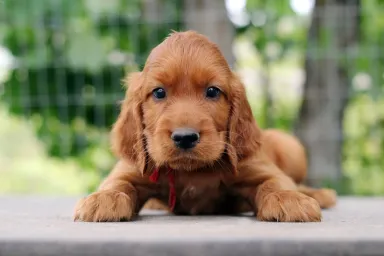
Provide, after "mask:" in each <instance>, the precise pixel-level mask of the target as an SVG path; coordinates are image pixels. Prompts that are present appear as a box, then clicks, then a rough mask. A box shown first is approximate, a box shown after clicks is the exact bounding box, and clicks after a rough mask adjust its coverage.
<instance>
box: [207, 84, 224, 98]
mask: <svg viewBox="0 0 384 256" xmlns="http://www.w3.org/2000/svg"><path fill="white" fill-rule="evenodd" d="M220 94H221V91H220V89H219V88H217V87H214V86H211V87H208V88H207V91H206V92H205V97H207V98H208V99H217V98H218V97H219V96H220Z"/></svg>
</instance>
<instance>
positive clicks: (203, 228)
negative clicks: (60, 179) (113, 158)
mask: <svg viewBox="0 0 384 256" xmlns="http://www.w3.org/2000/svg"><path fill="white" fill-rule="evenodd" d="M76 200H77V199H76V198H60V197H58V198H53V197H0V255H7V256H8V255H135V256H150V255H169V256H172V255H191V256H192V255H193V256H195V255H196V256H199V255H217V256H226V255H384V198H341V199H340V200H339V203H338V205H337V207H336V208H334V209H332V210H326V211H324V212H323V222H321V223H266V222H259V221H256V220H255V218H254V217H252V216H198V217H186V216H169V215H165V214H164V213H162V212H152V211H145V212H143V213H142V214H141V216H140V218H139V219H138V220H136V221H133V222H122V223H81V222H73V221H72V219H71V216H72V210H73V207H74V204H75V202H76Z"/></svg>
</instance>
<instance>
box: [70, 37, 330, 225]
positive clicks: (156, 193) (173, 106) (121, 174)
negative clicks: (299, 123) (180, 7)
mask: <svg viewBox="0 0 384 256" xmlns="http://www.w3.org/2000/svg"><path fill="white" fill-rule="evenodd" d="M125 84H126V86H127V87H128V89H127V92H126V96H125V100H124V101H123V103H122V108H121V112H120V115H119V117H118V120H117V122H116V123H115V125H114V127H113V129H112V148H113V150H114V152H115V153H116V155H117V156H118V157H119V159H120V160H119V161H118V163H117V164H116V166H115V167H114V169H113V171H112V172H111V173H110V174H109V176H108V177H107V178H106V179H105V180H104V182H103V183H102V184H101V185H100V187H99V189H98V191H97V192H95V193H93V194H91V195H89V196H87V197H86V198H84V199H82V200H80V201H79V202H78V204H77V205H76V209H75V216H74V219H75V220H80V221H121V220H132V219H133V218H134V217H135V216H136V215H137V214H138V212H139V211H140V209H141V208H142V207H143V205H144V204H145V203H146V202H147V201H148V200H149V199H151V198H155V199H157V200H159V201H160V202H164V203H165V202H167V204H168V207H169V209H170V210H171V211H172V212H173V213H175V214H193V215H195V214H236V213H240V212H244V211H253V212H254V213H255V215H256V216H257V219H259V220H262V221H284V222H310V221H320V220H321V210H320V209H321V207H323V208H326V207H330V206H332V205H334V203H335V201H336V195H335V193H334V191H332V190H327V189H319V190H315V189H311V188H308V187H304V186H299V185H297V184H299V183H300V182H301V181H302V180H303V178H304V177H305V173H306V160H305V159H306V158H305V151H304V149H303V147H302V145H301V144H300V143H299V142H298V141H297V140H296V139H295V138H294V137H292V136H290V135H288V134H285V133H283V132H280V131H276V130H266V131H262V130H261V129H260V128H259V127H258V126H257V124H256V122H255V120H254V118H253V115H252V111H251V108H250V105H249V103H248V101H247V98H246V92H245V88H244V86H243V84H242V83H241V81H240V79H239V78H238V77H237V76H236V75H235V74H234V73H233V72H232V71H231V70H230V68H229V66H228V64H227V63H226V61H225V59H224V57H223V55H222V54H221V52H220V50H219V49H218V47H217V46H216V45H215V44H214V43H212V42H211V41H209V40H208V39H207V38H206V37H205V36H203V35H200V34H198V33H196V32H193V31H187V32H174V33H172V34H171V35H170V36H169V37H168V38H166V39H165V40H164V41H163V42H162V43H161V44H160V45H158V46H157V47H156V48H154V49H153V50H152V52H151V53H150V55H149V57H148V59H147V62H146V64H145V67H144V69H143V71H142V72H137V73H133V74H131V75H129V77H128V78H127V79H126V80H125Z"/></svg>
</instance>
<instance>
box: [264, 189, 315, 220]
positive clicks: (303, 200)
mask: <svg viewBox="0 0 384 256" xmlns="http://www.w3.org/2000/svg"><path fill="white" fill-rule="evenodd" d="M257 208H258V213H257V219H258V220H262V221H280V222H318V221H321V209H320V206H319V203H318V202H317V201H316V200H315V199H313V198H311V197H309V196H306V195H304V194H302V193H299V192H296V191H277V192H272V193H270V194H268V195H266V196H265V197H264V198H263V199H262V200H261V202H260V203H259V205H258V207H257Z"/></svg>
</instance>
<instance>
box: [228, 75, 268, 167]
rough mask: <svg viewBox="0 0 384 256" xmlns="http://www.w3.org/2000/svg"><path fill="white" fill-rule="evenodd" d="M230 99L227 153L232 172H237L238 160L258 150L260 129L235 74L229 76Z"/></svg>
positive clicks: (242, 86)
mask: <svg viewBox="0 0 384 256" xmlns="http://www.w3.org/2000/svg"><path fill="white" fill-rule="evenodd" d="M230 101H231V112H230V117H229V123H228V142H229V145H228V147H227V154H228V157H229V160H230V162H231V165H232V167H233V170H234V172H235V173H237V163H238V161H240V160H241V159H244V158H246V157H248V156H251V155H252V154H256V152H257V151H258V150H259V148H260V136H261V130H260V128H259V127H258V126H257V124H256V122H255V119H254V117H253V115H252V109H251V106H250V105H249V102H248V99H247V96H246V91H245V87H244V85H243V84H242V83H241V81H240V78H238V77H237V76H236V75H235V74H233V75H232V78H231V95H230Z"/></svg>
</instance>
